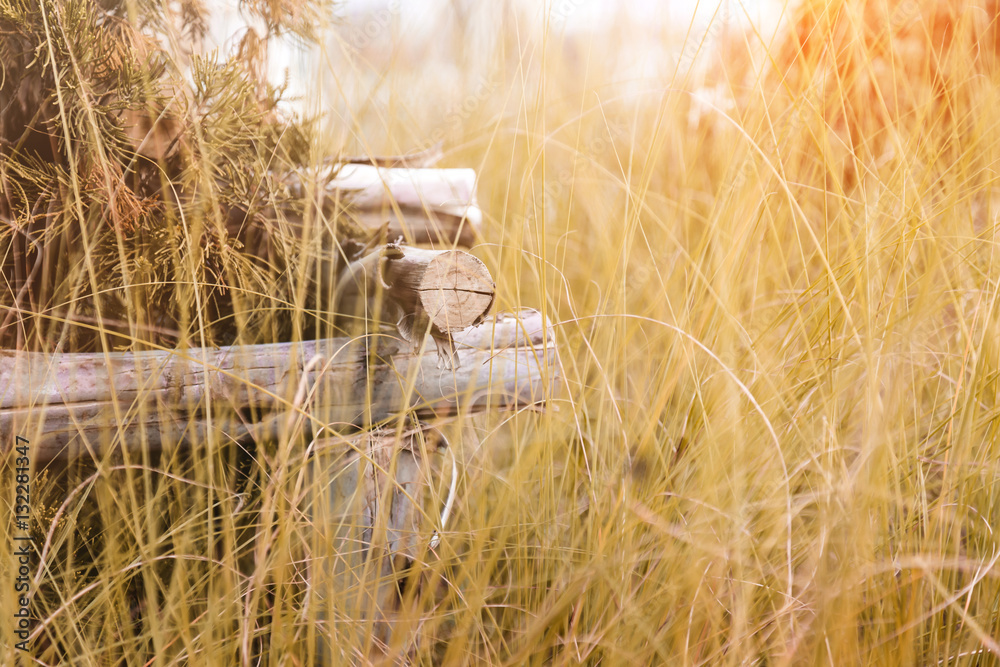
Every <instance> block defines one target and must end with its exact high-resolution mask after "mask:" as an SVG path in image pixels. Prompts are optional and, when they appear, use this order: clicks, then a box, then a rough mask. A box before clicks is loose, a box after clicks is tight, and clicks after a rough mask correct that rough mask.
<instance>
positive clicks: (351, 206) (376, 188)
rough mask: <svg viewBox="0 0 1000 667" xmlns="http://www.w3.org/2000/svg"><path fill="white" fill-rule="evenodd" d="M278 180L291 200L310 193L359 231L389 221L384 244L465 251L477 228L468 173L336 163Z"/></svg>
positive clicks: (473, 183)
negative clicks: (393, 242)
mask: <svg viewBox="0 0 1000 667" xmlns="http://www.w3.org/2000/svg"><path fill="white" fill-rule="evenodd" d="M281 180H282V181H283V183H284V184H285V186H286V187H287V188H288V189H289V191H290V192H291V194H292V195H293V196H295V197H301V198H306V197H308V196H310V195H312V196H313V197H316V198H318V202H317V203H318V204H319V206H320V207H321V208H322V209H324V210H328V211H330V210H332V212H333V213H334V214H335V215H337V214H340V213H345V214H347V215H349V216H351V217H352V218H353V219H354V220H355V221H356V222H358V223H359V224H361V225H362V226H364V227H368V228H370V229H381V228H382V227H383V226H384V225H385V224H386V223H388V224H389V240H395V239H396V238H399V237H402V238H403V240H405V241H406V242H408V243H421V244H431V245H442V246H445V247H451V246H458V247H464V248H468V247H470V246H472V244H473V243H475V240H476V236H477V235H478V234H479V230H480V227H481V226H482V219H483V213H482V211H481V210H480V208H479V204H478V203H477V201H476V189H475V188H476V172H475V170H473V169H422V168H410V167H380V166H376V165H369V164H337V165H333V166H331V167H324V168H322V169H319V170H317V171H315V172H313V173H307V172H303V173H289V174H284V175H283V176H282V178H281Z"/></svg>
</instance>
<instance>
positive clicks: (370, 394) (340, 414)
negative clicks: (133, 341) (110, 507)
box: [0, 311, 558, 461]
mask: <svg viewBox="0 0 1000 667" xmlns="http://www.w3.org/2000/svg"><path fill="white" fill-rule="evenodd" d="M454 342H455V354H456V355H457V358H456V364H455V367H454V368H443V367H441V364H440V363H439V360H438V356H437V355H436V354H435V353H434V352H433V351H429V350H426V349H425V350H424V351H420V350H415V349H414V348H413V346H412V345H410V344H408V343H405V342H402V341H400V340H399V339H398V337H396V336H395V335H394V334H392V333H384V332H379V333H371V334H368V335H366V336H360V337H358V338H354V339H347V338H336V339H326V340H317V341H304V342H300V343H279V344H270V345H253V346H231V347H222V348H218V349H209V348H193V349H187V350H163V351H152V352H113V353H107V354H102V353H94V354H68V353H55V354H49V353H35V352H32V353H24V352H15V351H10V350H0V447H3V448H8V447H10V443H12V442H13V440H14V436H15V435H20V436H22V437H25V438H28V440H29V441H30V442H31V446H32V451H33V455H34V457H35V458H36V459H37V460H40V461H47V460H51V459H53V458H63V457H69V456H74V455H76V454H79V453H82V452H88V451H89V452H92V453H94V454H100V453H102V452H104V451H107V450H108V449H109V448H119V447H124V448H126V449H130V450H139V449H141V448H142V447H148V448H149V449H150V450H161V449H165V448H170V447H173V446H176V445H178V444H180V443H184V442H197V441H200V440H202V439H203V438H205V437H207V436H208V435H209V434H210V433H213V432H215V433H220V432H221V433H224V434H226V435H228V436H230V437H234V438H237V437H244V436H247V435H252V436H254V437H260V438H274V437H280V435H281V434H282V433H283V432H285V431H286V430H287V429H290V428H305V429H313V430H315V429H317V428H318V427H319V426H328V427H330V426H331V425H332V426H333V427H337V428H343V427H349V426H354V427H367V426H369V425H371V424H376V423H379V422H381V421H384V420H387V419H389V418H391V417H393V416H396V415H399V414H402V413H405V412H408V411H414V412H415V413H416V414H417V415H419V416H432V415H441V414H453V413H455V412H457V411H459V410H470V411H477V410H484V409H489V408H505V407H507V408H509V407H516V406H521V405H526V404H531V403H536V402H539V401H541V400H544V398H545V396H546V395H548V394H549V393H550V391H551V388H552V386H553V383H554V382H555V380H556V377H557V376H558V363H557V359H556V350H555V343H554V340H553V336H552V332H551V329H550V328H549V327H547V326H545V325H544V323H543V321H542V318H541V315H540V314H539V313H537V312H536V311H522V312H520V313H518V314H502V315H498V316H496V317H495V318H491V319H490V320H488V321H486V322H484V323H483V324H481V325H479V326H477V327H472V328H470V329H468V330H466V331H462V332H459V333H455V334H454ZM425 348H426V346H425Z"/></svg>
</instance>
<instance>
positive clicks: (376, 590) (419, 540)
mask: <svg viewBox="0 0 1000 667" xmlns="http://www.w3.org/2000/svg"><path fill="white" fill-rule="evenodd" d="M424 433H426V432H424ZM424 433H421V432H408V433H404V434H403V435H402V437H401V438H397V436H396V433H395V431H393V430H375V431H372V432H368V433H365V434H363V435H361V436H358V437H355V438H351V439H345V438H342V437H340V438H337V437H334V438H330V437H324V438H321V439H317V440H315V441H314V442H313V443H312V444H311V445H310V447H311V448H312V449H313V451H314V452H315V455H314V456H313V458H312V459H311V460H310V463H309V470H310V476H311V478H312V483H310V485H309V488H310V489H312V490H313V495H312V497H311V498H310V502H309V503H308V504H307V506H306V508H305V510H306V512H307V513H308V514H309V516H310V518H311V520H312V524H313V525H314V526H316V529H317V531H318V533H319V536H320V539H318V540H316V544H317V550H316V551H314V552H313V554H312V560H311V563H312V564H311V568H310V569H311V572H312V576H311V581H310V584H311V586H312V587H313V589H314V590H315V591H316V593H317V597H318V599H319V602H320V605H321V607H320V614H319V617H320V618H321V619H329V618H335V619H337V624H338V629H337V631H336V632H332V633H329V634H328V635H327V636H322V637H321V638H320V641H319V646H318V649H319V653H320V654H321V655H323V656H324V657H325V658H326V659H325V660H323V663H324V664H325V663H328V662H329V661H330V658H331V657H332V656H334V655H336V654H337V647H338V644H339V643H341V641H342V638H343V635H344V634H345V633H346V632H351V631H353V632H355V633H356V634H357V635H361V636H362V637H363V636H364V635H365V634H366V633H367V629H368V628H369V627H370V628H371V631H370V637H371V646H370V647H369V648H370V649H372V652H374V653H376V654H377V653H378V652H379V651H380V649H381V650H384V648H385V646H386V645H387V644H388V641H389V634H390V631H391V625H392V616H393V613H394V612H395V611H396V608H397V606H398V602H399V598H398V590H399V588H398V584H399V579H400V577H401V576H404V574H403V572H404V569H405V565H406V562H407V561H412V560H413V559H415V558H420V557H422V555H423V554H424V552H425V550H426V549H427V548H428V547H433V545H434V542H435V539H436V535H437V532H436V531H437V529H438V528H443V527H444V526H443V525H439V523H438V522H439V521H440V522H441V523H442V524H443V521H444V519H445V516H444V514H443V513H446V510H445V505H446V503H445V501H443V500H442V501H441V502H439V503H437V505H438V506H437V507H435V506H434V505H435V503H433V502H430V503H428V502H427V501H428V500H429V499H430V498H431V493H430V487H431V484H432V479H431V478H430V476H431V475H432V474H433V473H432V471H433V470H434V466H433V465H432V463H433V462H432V461H430V460H427V458H425V457H428V456H430V457H433V456H435V453H436V451H437V450H438V448H437V447H434V446H433V445H428V444H427V443H422V442H421V439H422V436H423V435H424ZM443 442H444V441H443V439H442V440H439V441H438V444H441V443H443ZM444 444H447V443H444ZM448 474H450V475H452V476H453V475H454V474H455V473H454V471H452V472H450V473H448ZM438 486H442V485H440V484H439V485H438ZM426 506H430V507H431V510H430V511H429V512H428V513H427V514H425V507H426ZM349 626H353V627H349ZM323 634H327V633H323ZM338 639H340V640H341V641H338Z"/></svg>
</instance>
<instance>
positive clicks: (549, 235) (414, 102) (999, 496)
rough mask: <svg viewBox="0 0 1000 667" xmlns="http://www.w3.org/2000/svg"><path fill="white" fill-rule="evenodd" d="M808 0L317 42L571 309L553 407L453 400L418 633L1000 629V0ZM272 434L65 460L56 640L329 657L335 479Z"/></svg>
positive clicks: (414, 629) (720, 653) (903, 638)
mask: <svg viewBox="0 0 1000 667" xmlns="http://www.w3.org/2000/svg"><path fill="white" fill-rule="evenodd" d="M810 4H811V5H813V6H814V10H813V11H811V12H810V11H804V12H800V14H799V17H800V18H799V20H798V21H797V22H796V23H795V26H796V31H795V32H796V33H797V35H798V38H796V39H792V38H791V37H787V36H786V37H779V38H778V39H777V40H776V41H775V42H773V43H771V42H770V41H769V40H768V39H766V38H765V37H763V36H761V35H755V34H754V33H753V32H750V33H748V34H747V35H746V36H744V35H743V34H742V33H738V32H735V31H733V32H732V34H729V33H727V36H726V37H725V39H726V43H725V50H724V51H722V52H721V53H722V54H723V55H724V60H725V64H724V65H716V66H711V67H708V66H705V67H703V66H701V65H703V64H704V63H705V59H707V58H710V57H711V55H712V53H711V52H710V51H711V50H712V49H711V48H710V47H708V46H706V49H707V50H708V51H709V52H707V53H703V54H701V55H699V56H697V57H696V58H695V59H694V60H693V61H686V60H685V59H684V58H681V59H680V66H679V67H677V68H676V69H674V68H670V67H667V66H664V67H663V70H662V71H660V72H658V73H657V74H656V76H655V77H654V78H649V79H645V80H641V81H635V80H623V79H622V75H621V71H622V70H621V69H620V66H621V64H622V63H621V61H620V59H619V57H618V54H619V52H621V51H623V50H625V49H626V45H628V44H629V43H630V41H631V40H634V39H636V37H635V35H634V34H633V33H632V32H630V31H632V30H634V29H635V27H634V26H630V25H628V24H627V23H624V22H614V23H611V22H609V24H608V25H606V26H604V27H603V28H602V29H601V31H600V32H599V33H598V34H597V36H596V37H594V38H592V39H591V38H586V37H580V36H576V37H574V36H573V35H569V34H565V33H563V32H562V29H561V24H560V23H558V22H554V23H550V24H544V25H543V24H541V23H540V22H539V21H538V20H537V17H535V16H532V15H529V14H528V13H517V12H515V11H513V10H511V11H509V12H501V11H499V10H492V9H491V10H486V9H483V12H484V13H483V14H482V15H478V14H475V13H474V12H473V15H472V16H471V17H468V18H467V22H466V23H464V24H463V23H461V22H458V21H456V22H455V23H454V24H453V25H448V26H446V27H445V28H442V30H441V33H440V34H438V35H437V36H436V40H435V41H436V43H438V45H439V47H438V48H440V49H442V50H443V51H444V52H445V54H446V56H447V54H450V53H453V51H450V50H449V49H451V50H457V49H458V46H459V45H464V47H463V48H466V49H469V50H470V52H471V54H472V55H468V56H466V57H463V58H461V59H460V60H458V61H457V63H456V67H457V68H458V71H457V73H455V76H456V77H457V80H458V81H461V82H463V83H462V84H461V85H459V86H458V87H457V88H456V87H454V85H453V84H451V83H449V80H448V79H446V78H445V77H435V75H434V67H432V66H431V64H430V61H421V60H416V61H411V60H408V59H407V56H408V55H409V54H408V53H407V52H406V50H405V49H403V48H401V49H400V50H399V51H393V52H390V53H388V55H387V53H386V52H385V51H384V50H380V49H379V48H378V44H374V45H372V44H369V43H368V41H367V40H365V43H364V44H363V45H364V46H365V47H366V49H365V50H363V51H362V52H361V53H360V54H354V55H352V56H351V57H352V58H353V59H352V60H350V61H349V63H350V66H349V67H345V66H344V64H343V63H344V62H345V61H344V60H343V58H345V55H344V53H343V52H341V51H349V50H351V49H353V48H354V47H356V46H358V45H359V44H358V40H354V41H353V42H352V40H351V38H350V37H351V35H352V34H354V33H350V32H346V33H345V32H343V31H342V32H341V33H340V34H341V35H342V40H341V41H340V42H333V43H332V44H331V46H330V48H329V49H327V50H326V51H324V52H323V53H322V54H321V55H322V56H323V57H322V58H319V59H318V60H320V61H325V63H326V66H327V67H328V68H329V70H328V73H329V72H332V71H336V72H337V73H338V78H337V82H336V85H337V86H339V88H335V87H328V88H327V89H326V92H325V94H326V98H325V99H324V100H323V102H322V103H323V105H325V106H326V107H327V108H328V109H332V113H333V115H334V118H333V119H332V121H331V126H332V128H333V129H332V130H331V132H330V135H329V139H328V140H329V141H330V142H331V143H332V144H337V145H339V146H341V147H343V148H344V149H345V150H346V152H348V153H354V152H357V149H361V150H371V151H374V152H376V153H379V152H381V153H395V152H398V151H400V150H407V149H410V148H413V147H414V145H417V146H419V145H420V144H421V143H422V142H423V140H424V139H425V138H427V137H432V138H434V139H438V138H440V139H443V140H445V146H446V149H447V158H446V162H447V163H448V164H449V165H456V166H458V165H461V166H467V165H471V166H475V167H476V168H477V169H478V170H479V173H480V179H481V180H480V186H479V193H480V201H481V205H482V207H483V209H484V210H485V211H486V212H487V215H488V218H489V219H488V222H487V229H486V231H485V234H484V237H485V242H484V243H483V244H482V245H480V246H479V247H478V248H477V250H476V252H477V254H479V255H480V256H481V257H482V258H483V259H484V260H485V261H486V262H487V264H488V265H489V266H490V268H491V270H492V271H493V273H494V275H495V276H497V279H498V295H499V301H498V306H499V307H500V308H502V309H503V308H510V307H519V306H531V307H536V308H539V309H542V310H544V311H546V313H547V314H548V316H549V317H550V318H552V319H553V320H554V321H556V322H557V323H558V324H557V332H558V336H559V340H560V344H561V349H562V361H563V365H564V374H565V377H564V383H563V384H564V386H563V387H562V389H561V392H560V393H559V395H557V396H555V397H553V398H552V400H551V401H550V403H549V405H550V408H549V409H548V410H547V411H546V412H545V413H544V414H538V413H534V412H524V413H518V414H507V415H492V416H488V417H476V418H463V419H458V420H454V421H452V422H449V423H446V424H444V425H443V426H442V428H443V429H444V431H445V432H446V433H448V434H449V436H450V438H451V440H452V442H453V443H456V444H457V443H459V441H461V444H460V445H457V448H458V450H457V451H458V458H459V461H460V470H461V472H460V475H461V477H460V484H459V491H460V493H459V502H458V504H457V508H456V514H455V516H454V519H453V521H452V523H451V524H450V526H449V528H448V531H446V533H445V534H444V535H443V539H442V542H441V545H440V547H439V548H438V549H437V550H436V553H434V554H431V553H429V552H428V553H426V554H425V557H424V558H421V559H418V561H417V562H416V563H414V565H413V567H412V568H411V570H410V572H409V583H408V584H407V587H406V589H405V591H404V594H403V601H402V604H401V610H400V611H399V612H398V616H397V620H396V628H395V631H394V633H393V636H392V640H391V642H390V646H389V649H388V656H389V659H390V660H392V661H403V660H404V658H405V659H406V660H409V661H410V662H412V663H417V664H469V663H487V664H512V665H513V664H525V663H543V662H544V663H549V664H577V663H580V662H584V663H590V664H597V663H603V664H657V663H659V664H678V665H698V664H710V665H717V664H719V665H723V664H724V665H729V664H732V665H737V664H768V665H785V664H827V665H850V664H864V665H909V664H919V665H949V666H950V665H991V664H998V661H1000V647H998V642H1000V579H998V572H1000V568H998V567H997V562H998V561H1000V547H998V541H1000V536H998V535H996V534H995V529H994V526H997V525H1000V444H998V425H1000V402H998V396H997V391H998V381H1000V339H998V331H1000V329H998V324H1000V309H998V308H997V304H998V297H1000V282H998V280H1000V252H998V251H1000V246H998V243H997V241H998V238H997V222H996V220H997V214H998V205H1000V204H998V200H997V199H996V195H995V193H996V192H997V173H996V161H997V159H998V158H1000V126H998V123H997V115H996V113H995V110H996V109H997V108H1000V85H998V84H1000V76H998V72H997V64H998V63H997V61H996V54H995V53H994V51H993V39H994V38H993V36H992V35H993V34H994V32H995V26H994V25H993V24H994V23H995V21H996V7H995V6H994V5H992V4H990V5H988V6H986V7H985V8H983V7H979V8H974V7H972V6H971V5H970V6H969V7H964V6H963V7H962V8H959V9H956V8H954V7H953V4H956V3H947V4H946V3H934V2H916V1H915V0H904V1H903V2H900V3H898V4H896V3H893V2H888V4H887V1H883V2H881V3H867V5H868V8H867V9H864V10H863V9H862V8H860V7H859V6H858V4H856V3H848V2H841V1H835V2H831V3H830V4H828V5H825V4H823V3H820V2H815V3H810ZM490 12H494V14H495V15H493V16H490V15H488V14H489V13H490ZM990 12H992V13H990ZM885 16H889V17H890V20H888V21H886V20H885V19H884V17H885ZM931 17H935V18H933V20H932V18H931ZM484 25H488V26H492V27H493V29H494V30H495V31H498V33H499V37H497V38H496V39H495V41H488V42H485V44H486V46H481V47H479V50H477V46H476V44H469V43H468V42H467V41H466V35H477V34H480V32H482V31H483V30H485V28H483V26H484ZM886 25H888V26H891V29H889V28H886V27H885V26H886ZM382 30H383V31H384V32H383V33H380V34H379V39H382V40H391V39H395V38H398V34H397V33H398V31H400V30H403V28H401V27H400V26H399V25H398V23H396V22H392V21H390V22H388V23H386V25H384V26H383V28H382ZM477 31H480V32H477ZM942 31H944V32H942ZM709 32H710V33H711V30H710V31H709ZM785 34H786V35H787V33H785ZM944 34H947V37H942V35H944ZM345 35H346V36H345ZM710 36H712V37H718V36H719V35H718V34H714V35H712V34H710ZM858 36H860V37H858ZM688 52H689V49H687V48H685V51H684V53H688ZM627 54H628V52H627V50H626V55H625V56H623V57H625V58H627V57H628V55H627ZM365 58H368V60H365ZM380 59H381V60H380ZM434 62H435V63H436V61H434ZM692 62H693V63H694V64H695V66H694V67H692ZM712 89H717V90H718V91H721V92H722V93H723V94H722V97H721V98H717V100H716V102H715V103H714V106H710V105H706V104H704V103H703V100H705V98H706V97H707V95H708V93H707V92H706V91H707V90H712ZM699 91H700V92H699ZM317 95H318V93H317ZM718 99H722V100H729V102H728V106H725V107H724V103H723V102H719V101H718ZM469 100H472V101H469ZM307 102H308V101H307ZM314 102H316V104H319V102H318V101H315V100H314ZM428 107H433V108H436V109H437V116H433V115H432V111H428ZM256 456H257V458H256V459H255V460H254V461H253V462H252V463H251V465H249V472H248V473H247V475H248V477H247V478H244V477H241V476H240V475H238V474H236V473H235V472H234V468H235V467H236V465H237V463H238V459H239V456H238V455H237V452H236V449H235V448H234V447H232V446H230V445H228V444H227V443H225V442H222V440H221V439H220V440H219V441H218V442H210V443H206V445H205V447H204V448H203V451H198V452H197V453H196V457H195V458H196V459H197V463H195V462H193V461H192V459H191V458H185V457H183V456H180V455H177V456H173V457H165V458H164V459H163V460H161V461H158V462H150V461H133V462H127V463H126V465H124V466H120V467H118V468H116V469H111V468H109V467H104V468H101V469H100V470H99V471H98V473H96V474H94V475H92V476H87V474H85V473H79V474H77V475H76V477H74V478H73V480H74V481H73V483H72V484H70V486H69V487H66V486H59V485H58V484H55V483H52V484H49V485H48V486H47V487H46V489H47V490H46V498H48V502H49V503H50V504H54V503H57V501H58V500H59V499H60V498H61V497H63V496H66V494H67V492H69V491H72V493H70V494H69V495H68V496H67V497H68V498H69V500H68V501H67V502H66V504H65V506H64V507H63V508H62V509H61V510H60V512H61V519H60V520H59V521H56V522H54V523H52V522H51V518H52V512H51V511H50V510H46V512H47V513H42V515H41V516H39V517H38V518H39V525H40V526H41V527H42V528H43V529H48V530H49V534H48V535H46V536H45V537H44V539H46V540H48V541H47V542H46V544H48V545H49V552H48V553H49V554H50V558H49V559H48V560H47V561H46V567H47V569H46V570H45V571H44V572H43V574H42V586H41V588H40V591H39V595H38V596H37V597H36V606H35V611H36V612H37V614H38V615H39V617H40V618H41V619H42V622H41V624H40V625H39V626H38V628H39V630H38V636H37V638H36V639H35V640H34V645H35V647H36V651H35V655H36V657H37V661H38V662H37V664H75V665H97V664H136V665H138V664H144V663H146V662H147V661H148V662H150V663H151V664H219V665H228V664H287V665H294V664H302V663H303V662H308V661H309V660H310V659H311V656H312V655H313V654H312V650H313V648H312V647H313V641H314V640H315V633H316V632H318V630H317V627H318V626H317V623H316V621H317V619H318V618H319V612H318V611H317V609H318V605H317V602H316V600H317V598H316V595H315V593H316V591H311V592H310V590H309V589H308V587H307V586H306V585H305V581H306V579H307V577H308V574H309V573H310V572H315V564H314V563H315V562H318V561H312V562H311V561H310V559H316V558H319V557H320V556H321V555H323V554H326V553H328V551H329V545H328V544H324V543H323V542H322V540H321V539H319V538H318V537H317V535H318V534H320V533H317V532H316V531H315V530H314V525H313V523H312V521H311V519H310V517H309V515H308V513H306V512H305V511H304V509H303V508H304V506H305V505H304V499H305V498H307V497H308V496H309V494H310V492H311V491H313V490H315V489H314V488H313V487H315V486H316V485H317V484H318V482H316V481H313V482H308V481H305V482H304V480H308V479H310V478H309V477H308V475H307V471H306V467H307V463H306V461H305V460H304V458H303V456H302V451H301V447H300V446H299V445H294V444H291V443H284V442H283V443H276V444H274V445H271V446H268V447H264V448H262V449H260V450H258V451H257V452H256ZM244 463H245V461H244ZM247 479H248V480H249V481H247ZM76 484H79V485H76ZM50 525H51V528H50ZM310 564H312V565H313V569H312V570H310ZM11 576H12V575H11V574H9V573H7V572H6V571H5V573H4V574H3V575H2V576H0V582H2V585H3V587H4V590H5V591H6V590H9V589H10V587H11V584H9V581H11V579H10V577H11ZM307 602H308V604H306V603H307ZM11 604H12V603H11V602H9V601H8V598H7V596H4V598H3V601H2V602H0V616H2V617H3V618H10V616H11V614H12V613H13V611H12V610H13V607H12V606H9V605H11ZM336 621H337V622H335V623H330V624H329V626H328V628H329V630H330V631H331V632H332V633H333V635H334V638H335V639H334V646H336V647H337V649H338V650H339V651H341V654H340V657H341V659H342V660H344V661H348V660H352V661H362V660H363V659H368V658H370V657H372V656H373V655H376V652H373V650H372V644H373V641H374V640H373V633H374V630H373V627H372V624H371V623H370V622H365V621H357V620H353V621H352V620H350V619H348V618H337V619H336ZM3 623H4V625H3V630H0V633H3V634H0V636H3V637H4V641H5V642H9V636H10V635H8V634H6V633H7V628H8V625H9V623H8V622H7V621H4V622H3ZM4 651H5V653H4V654H3V655H4V657H3V661H4V662H7V663H8V664H10V663H11V662H12V661H13V660H14V659H15V658H14V656H15V654H14V653H13V652H12V651H11V650H10V649H4ZM25 663H26V664H27V663H28V661H27V660H25ZM32 664H36V663H32Z"/></svg>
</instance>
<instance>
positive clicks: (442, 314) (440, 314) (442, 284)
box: [418, 250, 494, 333]
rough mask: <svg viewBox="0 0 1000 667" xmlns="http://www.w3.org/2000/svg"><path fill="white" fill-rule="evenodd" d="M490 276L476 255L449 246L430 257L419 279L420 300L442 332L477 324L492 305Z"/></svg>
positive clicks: (492, 292)
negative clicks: (451, 248) (447, 248)
mask: <svg viewBox="0 0 1000 667" xmlns="http://www.w3.org/2000/svg"><path fill="white" fill-rule="evenodd" d="M493 286H494V285H493V277H492V276H491V275H490V272H489V269H487V268H486V265H485V264H483V262H482V261H481V260H480V259H479V258H478V257H476V256H474V255H470V254H469V253H467V252H462V251H460V250H448V251H445V252H443V253H441V254H440V255H438V256H437V257H435V258H434V259H432V260H431V261H430V263H429V264H428V265H427V270H426V271H425V272H424V275H423V279H422V280H421V281H420V287H419V290H418V291H419V296H420V304H421V306H423V309H424V311H425V312H426V313H427V315H428V316H429V317H430V319H431V321H432V322H433V323H434V324H435V325H436V326H437V327H438V329H440V330H441V331H442V332H444V333H451V332H454V331H462V330H463V329H467V328H468V327H470V326H473V325H475V324H479V323H480V322H482V321H483V318H484V317H485V316H486V314H487V313H489V311H490V308H491V307H492V305H493V297H494V291H493Z"/></svg>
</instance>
